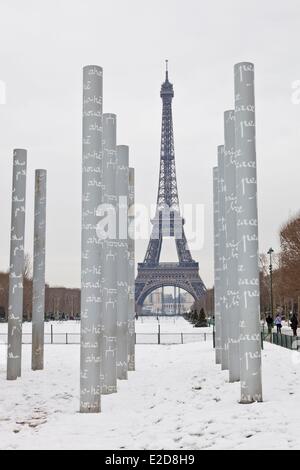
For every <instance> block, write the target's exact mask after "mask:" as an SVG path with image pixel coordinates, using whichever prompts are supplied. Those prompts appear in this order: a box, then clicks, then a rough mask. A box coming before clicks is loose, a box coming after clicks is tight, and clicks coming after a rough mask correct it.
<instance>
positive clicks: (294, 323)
mask: <svg viewBox="0 0 300 470" xmlns="http://www.w3.org/2000/svg"><path fill="white" fill-rule="evenodd" d="M290 323H291V328H292V330H293V336H297V328H298V318H297V315H296V314H295V313H293V316H292V318H291V322H290Z"/></svg>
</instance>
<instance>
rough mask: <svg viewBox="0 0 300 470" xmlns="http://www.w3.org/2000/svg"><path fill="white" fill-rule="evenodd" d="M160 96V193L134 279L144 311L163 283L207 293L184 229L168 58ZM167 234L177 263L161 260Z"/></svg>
mask: <svg viewBox="0 0 300 470" xmlns="http://www.w3.org/2000/svg"><path fill="white" fill-rule="evenodd" d="M160 96H161V98H162V103H163V106H162V128H161V150H160V172H159V185H158V195H157V204H156V212H155V216H154V218H153V219H152V220H151V222H152V233H151V237H150V241H149V244H148V248H147V251H146V255H145V258H144V261H143V262H142V263H138V275H137V277H136V280H135V304H136V312H137V313H139V312H140V311H141V309H142V306H143V303H144V300H145V299H146V297H147V296H148V295H149V294H151V292H153V291H154V290H156V289H158V288H160V287H163V286H174V287H179V288H181V289H183V290H185V291H186V292H188V293H189V294H191V295H192V296H193V298H194V299H195V300H198V299H200V297H202V296H203V295H204V294H205V292H206V288H205V286H204V284H203V281H202V280H201V278H200V276H199V265H198V263H197V262H196V261H194V260H193V258H192V256H191V253H190V250H189V247H188V244H187V240H186V236H185V233H184V228H183V225H184V219H183V218H182V217H181V215H180V208H179V198H178V190H177V181H176V168H175V152H174V135H173V120H172V99H173V97H174V91H173V85H172V84H171V83H170V82H169V72H168V61H166V78H165V81H164V83H163V84H162V86H161V91H160ZM166 236H167V237H174V238H175V243H176V250H177V255H178V262H175V263H160V262H159V259H160V253H161V247H162V241H163V237H166Z"/></svg>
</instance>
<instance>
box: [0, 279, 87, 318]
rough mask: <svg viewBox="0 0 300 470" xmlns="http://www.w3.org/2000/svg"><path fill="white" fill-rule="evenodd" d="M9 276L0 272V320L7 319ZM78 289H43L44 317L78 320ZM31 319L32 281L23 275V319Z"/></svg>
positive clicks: (47, 287)
mask: <svg viewBox="0 0 300 470" xmlns="http://www.w3.org/2000/svg"><path fill="white" fill-rule="evenodd" d="M8 278H9V274H8V273H4V272H0V318H2V319H7V312H8ZM79 316H80V289H68V288H66V287H49V286H48V285H47V284H46V289H45V317H46V318H49V319H50V318H51V319H62V318H74V319H75V318H79ZM31 317H32V279H30V278H28V276H27V275H24V290H23V318H24V320H29V321H30V320H31Z"/></svg>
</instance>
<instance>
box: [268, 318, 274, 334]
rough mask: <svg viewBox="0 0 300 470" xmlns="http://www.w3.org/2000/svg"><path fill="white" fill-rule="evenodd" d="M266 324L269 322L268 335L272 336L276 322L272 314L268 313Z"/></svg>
mask: <svg viewBox="0 0 300 470" xmlns="http://www.w3.org/2000/svg"><path fill="white" fill-rule="evenodd" d="M266 322H267V326H268V334H269V335H270V334H272V329H273V325H274V320H273V317H272V315H271V314H270V313H268V316H267V317H266Z"/></svg>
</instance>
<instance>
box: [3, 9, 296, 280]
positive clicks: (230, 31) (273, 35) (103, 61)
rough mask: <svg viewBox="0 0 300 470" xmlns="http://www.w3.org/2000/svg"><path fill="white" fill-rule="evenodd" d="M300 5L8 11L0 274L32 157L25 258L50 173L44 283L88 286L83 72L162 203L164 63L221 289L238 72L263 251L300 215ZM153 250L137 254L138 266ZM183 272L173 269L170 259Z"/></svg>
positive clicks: (149, 199)
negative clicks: (222, 194)
mask: <svg viewBox="0 0 300 470" xmlns="http://www.w3.org/2000/svg"><path fill="white" fill-rule="evenodd" d="M299 44H300V2H299V0H295V1H293V0H285V1H279V0H275V1H274V0H272V1H271V0H264V1H262V0H252V1H251V2H249V1H248V0H247V1H244V0H225V1H224V0H209V1H205V2H204V1H201V0H151V1H150V0H149V1H146V0H106V1H103V0H85V1H83V0H80V1H78V0H59V1H58V0H51V1H49V0H43V1H37V0H26V1H22V0H1V2H0V45H1V46H0V47H1V60H0V80H2V81H4V82H5V83H6V87H7V102H6V104H2V105H0V196H1V197H0V220H1V225H0V270H1V269H7V267H8V264H9V233H10V205H11V199H10V198H11V194H10V191H11V172H12V150H13V148H18V147H21V148H27V149H28V191H27V202H28V203H27V209H28V211H27V221H26V225H27V227H26V230H27V232H26V251H28V252H32V237H33V230H32V229H33V189H34V188H33V185H34V169H35V168H46V169H47V170H48V218H47V223H48V229H47V273H46V278H47V281H48V282H49V283H50V284H51V285H66V286H79V285H80V217H81V214H80V211H81V100H82V93H81V86H82V83H81V82H82V67H83V66H84V65H87V64H98V65H101V66H102V67H103V68H104V111H105V112H113V113H116V114H117V115H118V143H119V144H128V145H129V146H130V156H131V164H132V165H133V166H135V168H136V201H137V202H139V203H145V204H147V205H149V204H151V203H154V202H155V201H156V195H157V184H158V168H159V150H160V125H161V100H160V97H159V91H160V85H161V82H162V80H163V74H164V59H165V58H168V59H169V61H170V80H171V81H172V82H173V84H174V88H175V98H174V101H173V111H174V131H175V150H176V165H177V178H178V188H179V197H180V201H181V203H182V204H186V203H194V204H195V203H202V204H204V207H205V224H204V230H205V242H204V246H203V249H202V250H201V251H196V252H193V255H194V257H195V258H196V259H197V261H199V263H200V273H201V275H202V277H203V279H204V281H205V283H206V284H207V285H208V286H211V285H212V281H213V244H212V239H213V238H212V176H211V175H212V167H213V165H215V163H216V147H217V145H218V144H221V143H223V122H222V119H223V111H224V110H226V109H231V108H232V107H233V65H234V63H236V62H239V61H244V60H245V61H252V62H254V63H255V66H256V110H257V115H256V118H257V160H258V181H259V215H260V228H259V231H260V251H266V250H267V249H268V248H269V246H270V245H273V247H274V248H278V230H279V227H280V225H281V224H282V223H283V222H284V221H285V220H286V219H287V217H288V216H289V215H291V214H294V213H295V212H297V211H298V210H299V205H300V185H299V179H300V162H299V157H300V105H295V104H292V101H291V95H292V83H293V82H294V81H295V80H300V49H299ZM146 246H147V241H145V242H139V243H138V244H137V261H141V260H142V258H143V256H144V253H145V250H146ZM174 261H175V260H174Z"/></svg>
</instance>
